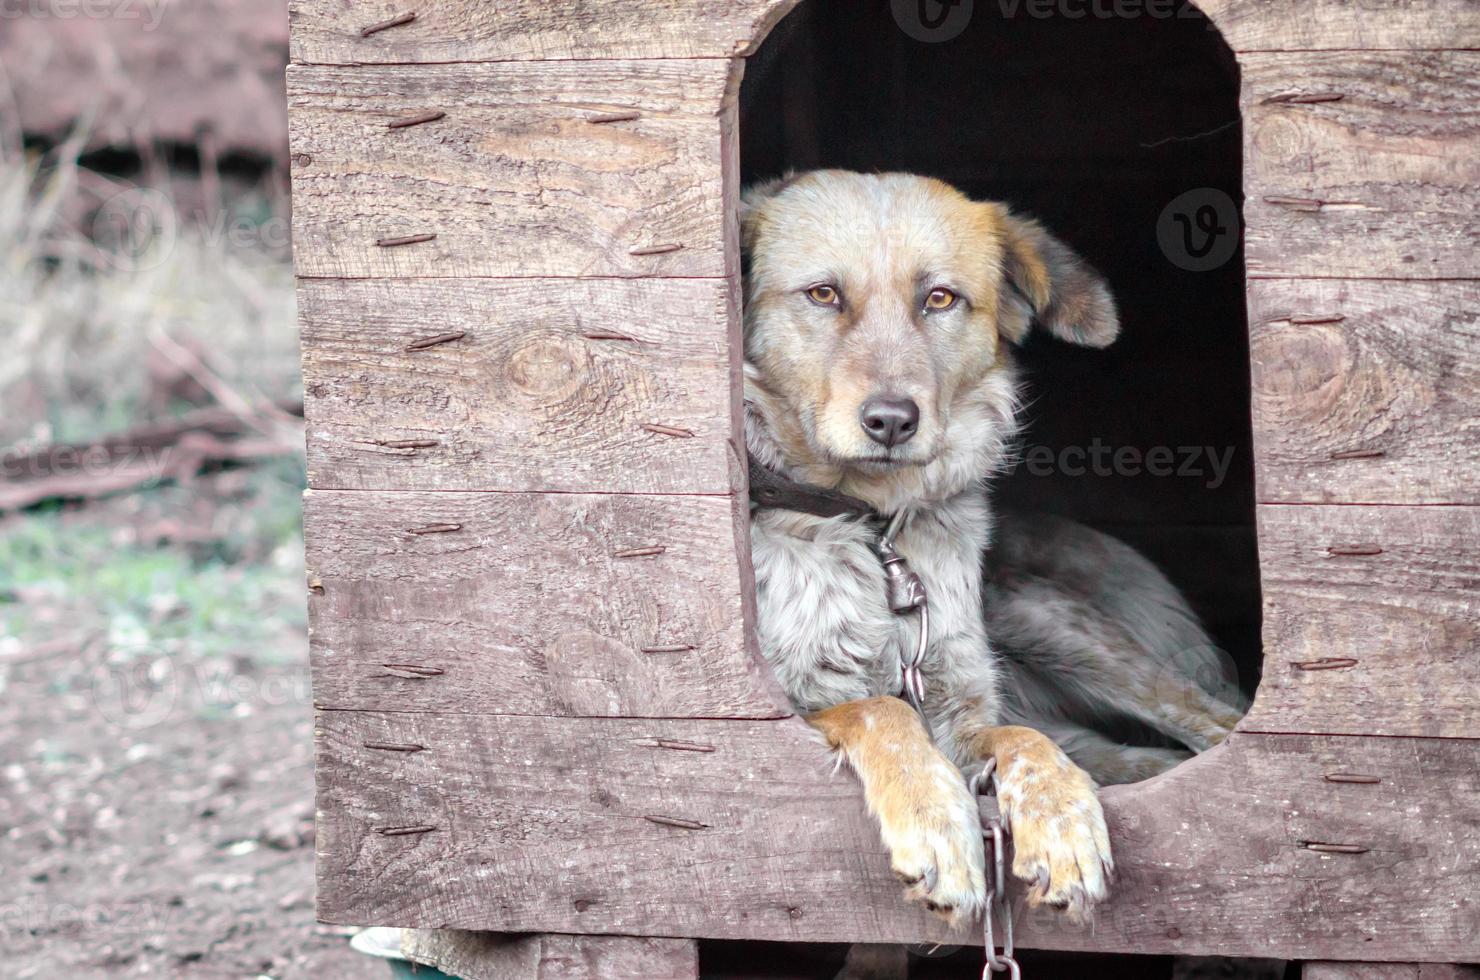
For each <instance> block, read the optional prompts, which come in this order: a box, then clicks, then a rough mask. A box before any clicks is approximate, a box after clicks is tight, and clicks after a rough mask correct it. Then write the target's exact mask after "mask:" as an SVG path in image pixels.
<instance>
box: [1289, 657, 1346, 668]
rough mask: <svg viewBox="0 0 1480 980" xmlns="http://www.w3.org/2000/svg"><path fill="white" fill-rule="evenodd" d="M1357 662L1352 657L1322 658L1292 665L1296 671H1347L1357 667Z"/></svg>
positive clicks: (1301, 661)
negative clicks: (1349, 668)
mask: <svg viewBox="0 0 1480 980" xmlns="http://www.w3.org/2000/svg"><path fill="white" fill-rule="evenodd" d="M1356 665H1357V661H1356V660H1354V659H1352V658H1351V657H1322V658H1321V659H1319V660H1299V661H1295V662H1293V663H1291V664H1290V666H1291V667H1294V668H1295V669H1296V670H1305V671H1311V670H1346V669H1347V668H1348V667H1355V666H1356Z"/></svg>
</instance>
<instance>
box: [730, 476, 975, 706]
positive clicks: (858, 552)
mask: <svg viewBox="0 0 1480 980" xmlns="http://www.w3.org/2000/svg"><path fill="white" fill-rule="evenodd" d="M990 532H991V522H990V516H989V511H988V507H987V503H986V498H985V495H984V494H983V493H981V492H980V491H977V490H972V491H968V492H966V493H962V494H958V495H957V496H955V497H952V498H950V499H949V500H946V501H944V502H942V503H938V504H932V505H929V506H927V507H923V508H920V509H919V510H917V511H916V512H915V513H914V514H913V515H912V516H911V517H910V518H909V520H908V521H907V522H906V523H905V525H904V527H903V529H902V530H901V532H900V534H899V536H898V538H897V539H896V542H895V544H896V547H897V548H898V550H899V552H900V554H902V555H903V556H904V557H905V558H907V559H908V560H909V562H910V565H911V567H912V568H914V570H915V571H916V572H917V573H918V574H919V575H920V577H921V579H922V580H923V582H924V583H925V588H926V592H927V593H928V596H929V600H928V601H929V605H930V619H931V624H930V627H931V628H930V644H929V647H928V648H927V651H926V656H925V664H924V670H925V681H926V703H927V707H928V709H929V711H930V713H931V714H932V715H937V714H948V713H951V712H952V711H953V710H955V709H956V708H957V707H959V705H957V704H954V703H950V702H952V701H953V700H956V699H959V698H960V697H961V696H963V694H965V693H966V692H967V691H970V693H972V694H974V695H975V696H976V697H977V698H978V703H979V707H987V705H985V704H981V703H980V702H981V700H983V699H985V700H986V701H987V702H989V703H991V702H995V691H994V690H993V689H994V688H995V683H994V676H995V672H994V671H993V669H992V665H991V655H990V653H989V652H988V650H987V644H986V637H985V630H984V628H983V624H982V613H981V595H982V584H981V583H982V575H981V563H982V553H983V549H984V548H985V546H986V544H987V541H988V539H989V535H990ZM872 540H873V532H872V531H871V530H870V529H869V528H867V527H865V526H863V525H862V524H860V523H858V522H856V521H850V520H847V519H843V518H832V519H823V518H817V517H812V516H810V515H806V514H798V513H794V512H791V511H775V510H762V511H758V512H757V513H756V514H755V515H754V520H753V521H752V522H751V555H752V558H753V561H754V563H755V576H756V598H757V604H758V610H757V612H758V617H757V618H758V623H757V632H758V635H759V638H760V644H761V650H762V652H763V653H764V655H765V657H766V659H767V660H768V661H769V662H770V664H771V667H772V669H773V670H774V671H775V673H776V676H777V678H778V679H779V680H780V682H781V684H782V686H783V687H784V688H785V690H786V692H787V694H788V696H789V697H790V698H791V701H792V703H793V704H794V705H795V706H796V707H797V709H798V710H801V711H808V712H810V711H817V710H821V709H823V708H827V707H831V706H833V705H836V704H841V703H843V702H845V701H851V700H856V699H858V698H866V697H876V696H880V695H886V694H898V693H899V691H900V681H901V672H900V655H901V653H902V652H904V651H910V652H913V650H914V646H915V644H916V642H917V639H918V635H919V634H918V629H919V621H918V618H917V617H916V616H913V615H905V616H898V615H895V614H894V613H893V612H891V611H890V609H889V607H888V604H887V602H886V599H885V587H884V571H883V568H882V566H881V565H880V563H879V559H878V557H877V555H875V554H874V552H873V550H872V549H871V548H870V543H871V542H872ZM963 648H964V649H963ZM963 653H965V654H966V657H965V658H963V657H962V654H963ZM963 659H964V660H965V661H966V662H962V661H963ZM968 675H971V676H969V677H968ZM984 681H985V682H986V684H985V685H984V683H983V682H984ZM984 687H985V688H986V689H985V690H984V689H983V688H984Z"/></svg>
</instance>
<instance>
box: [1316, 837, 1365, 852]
mask: <svg viewBox="0 0 1480 980" xmlns="http://www.w3.org/2000/svg"><path fill="white" fill-rule="evenodd" d="M1300 846H1301V847H1303V848H1305V849H1306V850H1307V851H1316V852H1318V853H1321V854H1366V853H1367V851H1368V850H1369V848H1366V847H1363V846H1362V845H1361V844H1327V843H1325V842H1323V841H1314V840H1303V841H1301V842H1300Z"/></svg>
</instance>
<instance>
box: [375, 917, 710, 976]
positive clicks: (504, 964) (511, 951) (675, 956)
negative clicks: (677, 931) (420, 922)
mask: <svg viewBox="0 0 1480 980" xmlns="http://www.w3.org/2000/svg"><path fill="white" fill-rule="evenodd" d="M401 952H402V953H403V954H404V955H406V956H407V957H408V958H410V959H411V961H412V962H414V963H420V964H422V965H424V966H431V967H435V968H436V969H438V970H441V971H442V972H443V973H446V974H447V975H449V976H453V977H461V978H462V980H699V944H698V943H696V942H694V941H693V940H692V939H655V938H638V937H635V936H562V935H556V934H551V933H546V934H542V935H534V936H521V935H508V934H505V933H498V932H468V931H465V930H460V929H434V930H416V931H407V932H404V933H402V939H401Z"/></svg>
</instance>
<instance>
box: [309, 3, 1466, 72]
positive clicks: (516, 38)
mask: <svg viewBox="0 0 1480 980" xmlns="http://www.w3.org/2000/svg"><path fill="white" fill-rule="evenodd" d="M796 2H797V0H624V2H623V3H620V4H612V3H604V2H602V0H564V2H562V3H559V4H551V3H542V2H540V0H513V2H504V3H498V4H489V3H486V2H480V0H424V2H422V3H419V4H417V16H416V19H415V20H414V21H412V22H411V23H409V24H404V25H401V26H399V27H397V28H395V29H391V30H384V31H380V32H377V33H374V34H372V35H371V36H369V37H364V36H362V35H361V33H360V32H361V30H362V29H363V28H365V27H366V26H369V24H371V23H374V22H375V21H376V19H377V18H379V17H381V16H385V17H389V16H391V15H393V14H395V13H399V12H400V11H401V9H402V8H401V7H400V6H397V5H395V4H389V3H382V4H379V5H376V6H375V7H374V8H373V9H372V10H369V11H367V9H366V8H365V6H364V5H355V6H349V5H345V4H343V3H338V2H335V0H294V2H293V4H292V13H293V20H292V26H293V42H292V48H291V55H292V58H293V60H294V61H296V62H304V63H316V64H393V63H427V62H453V61H552V60H558V59H569V58H728V57H732V56H734V55H742V54H748V53H750V52H751V51H752V50H753V49H754V48H755V46H756V45H757V44H758V43H759V42H760V41H761V39H762V38H764V36H765V35H766V34H767V33H768V32H769V30H770V27H771V26H772V25H773V24H775V23H776V22H778V21H779V20H780V19H781V18H782V17H783V16H784V15H785V14H786V13H787V12H789V11H790V10H791V9H792V8H793V7H795V5H796ZM1010 9H1013V8H1009V7H1008V6H1005V5H1004V6H1002V7H1000V11H1001V13H1000V14H999V8H998V6H997V5H991V4H978V5H977V13H976V14H975V17H976V18H977V21H976V22H975V23H974V24H973V25H971V26H970V27H968V29H969V30H970V29H975V30H986V29H989V25H990V23H991V20H992V19H994V15H998V16H1006V15H1009V14H1008V11H1009V10H1010ZM1024 9H1025V10H1026V9H1028V6H1027V5H1026V4H1025V5H1024ZM1033 9H1042V5H1041V4H1037V5H1033ZM1085 9H1088V8H1085ZM1103 9H1106V10H1109V9H1110V7H1108V6H1106V7H1104V8H1103ZM1117 9H1123V10H1125V11H1126V13H1125V14H1124V16H1127V17H1136V16H1145V17H1148V18H1149V17H1168V16H1175V17H1189V16H1196V10H1198V9H1200V10H1202V11H1203V12H1205V13H1206V14H1207V15H1208V16H1209V17H1210V18H1212V20H1213V21H1214V23H1215V24H1216V26H1217V27H1218V29H1219V31H1220V32H1221V33H1222V34H1223V36H1224V38H1225V39H1227V41H1228V43H1229V45H1230V46H1232V47H1233V49H1234V50H1236V51H1260V50H1284V51H1293V50H1315V49H1344V48H1383V49H1394V48H1400V49H1421V48H1475V47H1480V10H1477V7H1476V5H1475V4H1474V3H1472V2H1469V0H1419V2H1414V0H1202V2H1200V3H1198V4H1197V6H1196V8H1194V7H1193V6H1192V5H1191V4H1189V3H1183V2H1180V0H1178V2H1175V3H1165V2H1160V0H1150V2H1147V3H1145V4H1124V5H1123V6H1122V7H1121V8H1117Z"/></svg>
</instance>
